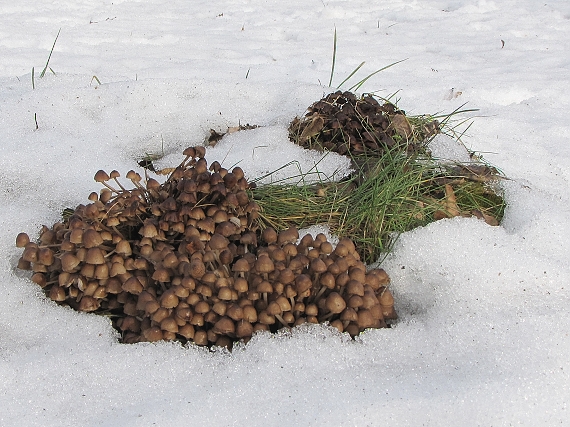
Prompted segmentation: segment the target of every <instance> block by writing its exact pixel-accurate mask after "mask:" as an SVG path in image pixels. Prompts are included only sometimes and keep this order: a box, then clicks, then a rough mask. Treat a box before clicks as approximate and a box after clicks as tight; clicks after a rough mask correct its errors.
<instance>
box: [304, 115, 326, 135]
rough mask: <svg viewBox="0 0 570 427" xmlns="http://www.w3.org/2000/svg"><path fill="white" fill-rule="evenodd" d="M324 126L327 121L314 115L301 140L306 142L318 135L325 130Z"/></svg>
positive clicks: (308, 122)
mask: <svg viewBox="0 0 570 427" xmlns="http://www.w3.org/2000/svg"><path fill="white" fill-rule="evenodd" d="M324 124H325V121H324V119H323V118H322V117H321V116H320V115H318V114H316V115H314V116H313V117H312V119H310V121H309V120H307V125H306V126H305V128H304V129H303V132H301V137H300V139H301V140H305V139H309V138H311V137H313V136H315V135H317V134H318V133H319V132H320V131H321V130H322V129H323V126H324Z"/></svg>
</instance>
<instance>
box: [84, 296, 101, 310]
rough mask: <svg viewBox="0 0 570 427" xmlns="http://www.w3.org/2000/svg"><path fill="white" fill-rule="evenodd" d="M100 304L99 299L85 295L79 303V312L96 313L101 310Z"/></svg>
mask: <svg viewBox="0 0 570 427" xmlns="http://www.w3.org/2000/svg"><path fill="white" fill-rule="evenodd" d="M99 306H100V303H99V301H98V300H97V299H95V298H93V297H90V296H86V295H83V297H82V298H81V301H80V302H79V311H86V312H90V311H95V310H97V309H98V308H99Z"/></svg>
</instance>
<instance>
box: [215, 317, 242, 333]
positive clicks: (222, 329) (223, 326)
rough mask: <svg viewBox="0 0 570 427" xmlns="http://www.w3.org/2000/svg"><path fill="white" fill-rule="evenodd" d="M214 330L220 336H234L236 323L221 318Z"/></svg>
mask: <svg viewBox="0 0 570 427" xmlns="http://www.w3.org/2000/svg"><path fill="white" fill-rule="evenodd" d="M212 330H213V331H214V332H215V333H216V334H219V335H228V334H232V335H233V334H234V333H235V330H236V327H235V324H234V321H233V320H232V319H230V318H229V317H227V316H224V317H221V318H220V319H219V320H218V321H217V322H216V323H215V324H214V327H213V328H212Z"/></svg>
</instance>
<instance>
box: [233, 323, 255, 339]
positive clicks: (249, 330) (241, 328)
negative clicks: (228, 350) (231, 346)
mask: <svg viewBox="0 0 570 427" xmlns="http://www.w3.org/2000/svg"><path fill="white" fill-rule="evenodd" d="M235 334H236V337H238V338H249V337H251V336H252V335H253V325H252V324H251V323H249V322H247V321H245V320H240V321H239V322H237V325H236V332H235Z"/></svg>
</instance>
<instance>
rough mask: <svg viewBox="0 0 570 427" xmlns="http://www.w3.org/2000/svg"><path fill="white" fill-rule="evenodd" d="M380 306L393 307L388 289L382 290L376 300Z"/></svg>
mask: <svg viewBox="0 0 570 427" xmlns="http://www.w3.org/2000/svg"><path fill="white" fill-rule="evenodd" d="M378 301H380V304H382V305H383V306H386V307H389V306H393V305H394V297H393V296H392V292H390V290H389V289H384V291H383V292H382V293H381V294H380V297H379V298H378Z"/></svg>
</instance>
